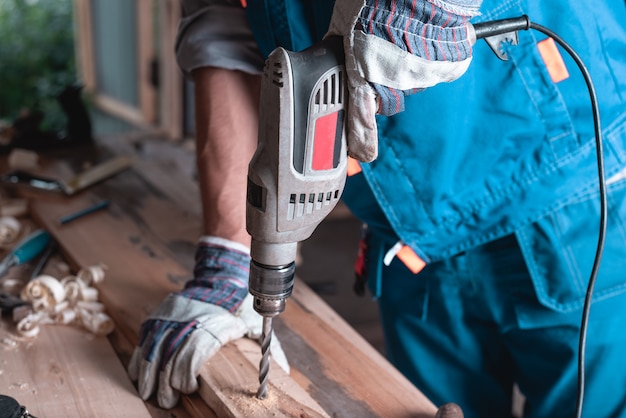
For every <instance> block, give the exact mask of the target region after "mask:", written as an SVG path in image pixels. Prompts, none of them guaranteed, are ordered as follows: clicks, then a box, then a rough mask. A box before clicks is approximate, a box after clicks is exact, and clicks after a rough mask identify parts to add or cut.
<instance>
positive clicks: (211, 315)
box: [128, 237, 289, 408]
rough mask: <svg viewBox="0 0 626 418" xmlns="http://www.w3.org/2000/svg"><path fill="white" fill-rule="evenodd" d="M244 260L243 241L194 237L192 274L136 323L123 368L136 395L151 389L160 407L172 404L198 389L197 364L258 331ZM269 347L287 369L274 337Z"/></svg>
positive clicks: (149, 392) (147, 395)
mask: <svg viewBox="0 0 626 418" xmlns="http://www.w3.org/2000/svg"><path fill="white" fill-rule="evenodd" d="M249 263H250V256H249V254H248V252H247V249H246V248H245V247H243V246H239V245H238V244H236V243H233V242H231V241H227V240H224V239H220V238H216V237H204V238H202V239H201V240H200V242H199V245H198V250H197V253H196V268H195V269H194V279H192V280H190V281H189V282H187V284H186V285H185V289H184V290H182V291H180V292H176V293H172V294H170V295H168V296H167V297H166V299H165V300H164V301H163V303H162V304H161V306H160V307H159V308H158V310H157V311H156V312H155V313H153V314H152V315H150V317H149V318H148V319H147V320H146V321H145V322H144V323H143V324H142V326H141V332H140V341H139V345H138V346H137V347H136V348H135V351H134V352H133V356H132V358H131V360H130V363H129V366H128V373H129V376H130V377H131V379H132V380H134V381H137V386H138V390H139V395H140V396H141V398H142V399H144V400H147V399H148V398H150V396H152V394H153V393H154V392H155V391H156V392H157V401H158V403H159V405H160V406H161V407H163V408H172V407H174V406H175V405H176V403H177V402H178V399H179V397H180V393H181V392H182V393H192V392H195V391H196V390H197V389H198V382H197V376H198V374H199V372H200V368H201V367H202V365H203V364H204V363H206V362H207V360H209V359H210V358H211V357H212V356H213V355H214V354H215V353H216V352H217V351H218V350H219V349H220V347H222V346H223V345H224V344H226V343H228V342H230V341H233V340H236V339H239V338H242V337H244V336H245V337H248V338H252V339H259V338H260V337H261V333H262V317H261V316H260V315H259V314H258V313H256V312H255V311H254V309H253V307H252V297H251V296H250V295H249V294H248V290H247V281H248V272H249ZM270 351H271V353H272V356H273V358H274V360H275V361H276V362H277V364H278V365H279V366H280V367H281V368H282V369H284V370H285V371H286V372H287V373H289V365H288V363H287V359H286V357H285V354H284V352H283V350H282V348H281V346H280V342H279V341H278V339H277V338H275V337H274V338H272V346H271V347H270Z"/></svg>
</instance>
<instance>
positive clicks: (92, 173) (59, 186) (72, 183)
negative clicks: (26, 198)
mask: <svg viewBox="0 0 626 418" xmlns="http://www.w3.org/2000/svg"><path fill="white" fill-rule="evenodd" d="M131 165H132V158H131V157H128V156H125V155H122V156H118V157H115V158H112V159H110V160H107V161H105V162H103V163H100V164H97V165H95V166H93V167H91V168H89V169H87V170H85V171H83V172H81V173H79V174H77V175H75V176H74V177H72V178H71V179H69V180H65V179H54V178H47V177H42V176H39V175H37V174H32V173H29V172H27V171H23V170H15V171H11V172H9V173H6V174H4V175H3V176H2V177H0V181H2V182H3V183H6V184H11V185H17V186H28V187H30V188H33V189H38V190H46V191H51V192H60V193H63V194H65V195H67V196H72V195H75V194H76V193H78V192H80V191H82V190H84V189H86V188H87V187H90V186H92V185H94V184H96V183H99V182H101V181H103V180H105V179H108V178H109V177H112V176H114V175H115V174H118V173H120V172H121V171H123V170H126V169H128V168H130V167H131Z"/></svg>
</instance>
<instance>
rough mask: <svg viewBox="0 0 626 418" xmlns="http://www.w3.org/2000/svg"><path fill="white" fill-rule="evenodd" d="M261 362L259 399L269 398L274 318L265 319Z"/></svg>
mask: <svg viewBox="0 0 626 418" xmlns="http://www.w3.org/2000/svg"><path fill="white" fill-rule="evenodd" d="M261 338H262V341H261V354H262V357H261V362H260V363H259V384H260V385H259V390H258V391H257V392H256V397H257V398H258V399H265V398H266V397H267V379H268V377H269V371H270V343H271V342H272V318H271V317H268V316H264V317H263V334H262V335H261Z"/></svg>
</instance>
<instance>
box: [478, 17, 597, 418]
mask: <svg viewBox="0 0 626 418" xmlns="http://www.w3.org/2000/svg"><path fill="white" fill-rule="evenodd" d="M528 29H535V30H537V31H539V32H541V33H543V34H545V35H546V36H549V37H550V38H552V39H554V41H555V42H557V43H558V44H559V45H560V46H561V47H562V48H563V49H564V50H565V51H566V52H567V53H568V54H569V55H570V56H571V57H572V59H573V60H574V62H575V63H576V65H577V66H578V68H579V69H580V72H581V73H582V75H583V78H584V79H585V83H586V84H587V89H588V90H589V96H590V99H591V110H592V113H593V125H594V133H595V141H596V159H597V166H598V182H599V188H600V231H599V234H598V245H597V247H596V254H595V258H594V260H593V266H592V268H591V275H590V277H589V283H588V285H587V293H586V295H585V303H584V305H583V312H582V319H581V325H580V338H579V340H578V388H577V393H576V417H577V418H580V417H581V416H582V410H583V400H584V397H585V349H586V346H587V328H588V325H589V312H590V309H591V301H592V296H593V289H594V287H595V284H596V279H597V277H598V270H599V269H600V261H601V259H602V253H603V251H604V241H605V238H606V229H607V216H608V204H607V193H606V180H605V178H604V152H603V150H602V148H603V146H602V129H601V128H600V109H599V106H598V98H597V96H596V91H595V88H594V86H593V83H592V81H591V75H590V74H589V71H588V70H587V67H586V66H585V64H584V63H583V61H582V59H581V58H580V57H579V56H578V54H577V53H576V51H574V50H573V49H572V47H571V46H569V45H568V44H567V43H566V42H565V41H564V40H563V39H562V38H561V37H559V36H558V35H557V34H556V33H554V32H552V31H551V30H550V29H548V28H545V27H543V26H541V25H538V24H536V23H532V22H531V21H530V20H529V18H528V16H525V15H524V16H521V17H519V18H513V19H502V20H494V21H491V22H484V23H477V24H476V25H474V30H475V31H476V38H477V39H481V38H488V37H491V36H496V35H501V34H504V33H509V32H515V31H518V30H528Z"/></svg>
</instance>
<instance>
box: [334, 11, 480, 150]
mask: <svg viewBox="0 0 626 418" xmlns="http://www.w3.org/2000/svg"><path fill="white" fill-rule="evenodd" d="M481 2H482V0H449V1H446V0H338V1H336V2H335V6H334V9H333V15H332V18H331V22H330V26H329V30H328V33H327V34H326V37H328V36H341V37H343V44H344V52H345V60H346V74H347V77H348V93H349V101H348V110H347V121H346V122H347V126H346V128H347V141H348V153H349V154H350V156H352V157H354V158H356V159H357V160H359V161H363V162H370V161H373V160H375V159H376V157H377V156H378V136H377V127H376V118H375V115H376V114H377V113H380V114H383V115H387V116H390V115H393V114H396V113H399V112H401V111H403V110H404V96H405V95H408V94H413V93H416V92H418V91H421V90H423V89H425V88H428V87H431V86H434V85H435V84H438V83H440V82H449V81H453V80H456V79H457V78H459V77H460V76H461V75H463V74H464V73H465V71H466V70H467V68H468V66H469V64H470V61H471V54H472V45H473V44H474V42H475V33H474V30H473V27H472V26H471V25H470V24H469V19H470V18H471V17H472V16H475V15H477V14H478V8H479V7H480V4H481Z"/></svg>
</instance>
